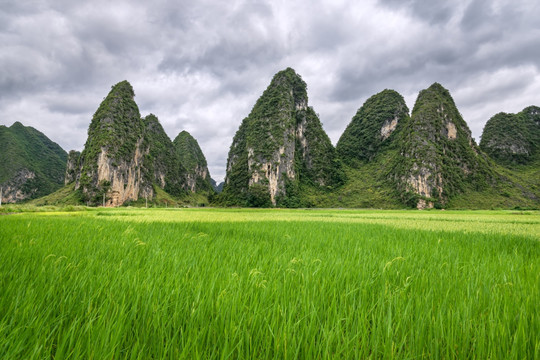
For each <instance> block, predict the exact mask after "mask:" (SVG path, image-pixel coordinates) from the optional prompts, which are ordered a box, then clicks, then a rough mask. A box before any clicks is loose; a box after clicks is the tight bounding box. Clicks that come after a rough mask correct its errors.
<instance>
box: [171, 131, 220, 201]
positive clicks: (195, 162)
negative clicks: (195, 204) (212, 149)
mask: <svg viewBox="0 0 540 360" xmlns="http://www.w3.org/2000/svg"><path fill="white" fill-rule="evenodd" d="M173 144H174V148H175V150H176V154H177V156H178V158H179V161H180V163H181V164H182V166H183V167H184V168H185V169H186V170H187V182H188V187H189V189H190V190H191V191H193V192H196V191H201V190H202V191H211V190H212V185H211V183H210V172H209V171H208V165H207V162H206V158H205V156H204V154H203V152H202V150H201V147H200V146H199V143H198V142H197V140H196V139H195V138H194V137H193V136H191V134H190V133H189V132H187V131H185V130H184V131H182V132H181V133H180V134H178V136H177V137H176V138H175V139H174V141H173Z"/></svg>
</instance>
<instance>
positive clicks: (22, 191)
mask: <svg viewBox="0 0 540 360" xmlns="http://www.w3.org/2000/svg"><path fill="white" fill-rule="evenodd" d="M35 178H36V174H35V173H33V172H31V171H29V170H28V169H20V170H19V171H17V174H16V175H15V176H14V177H12V178H11V179H10V180H9V181H7V182H5V183H3V184H2V185H1V186H0V188H1V189H2V203H15V202H19V201H23V200H26V199H29V198H32V195H33V194H35V193H36V192H37V191H38V188H37V186H36V185H35V184H31V180H33V179H35Z"/></svg>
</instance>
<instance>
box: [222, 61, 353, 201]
mask: <svg viewBox="0 0 540 360" xmlns="http://www.w3.org/2000/svg"><path fill="white" fill-rule="evenodd" d="M307 102H308V97H307V90H306V84H305V82H304V81H303V80H302V78H301V77H300V76H299V75H298V74H296V73H295V72H294V70H293V69H291V68H288V69H286V70H284V71H281V72H279V73H277V74H276V75H275V76H274V78H273V79H272V82H271V83H270V85H269V86H268V88H267V89H266V90H265V91H264V93H263V94H262V96H261V97H260V98H259V99H258V100H257V102H256V104H255V106H254V107H253V109H252V111H251V113H250V114H249V116H248V117H247V118H245V119H244V120H243V121H242V124H241V125H240V128H239V129H238V131H237V133H236V135H235V137H234V139H233V143H232V145H231V148H230V150H229V156H228V160H227V181H226V184H225V186H224V189H223V193H222V194H221V195H220V196H219V199H218V203H220V204H225V205H240V206H243V205H245V204H247V203H250V201H249V199H248V197H249V181H250V179H251V178H252V176H253V174H254V173H259V176H260V177H262V179H263V180H260V182H261V184H263V182H264V181H265V179H266V178H267V176H268V175H267V171H269V169H266V168H265V169H262V165H261V164H266V165H265V166H270V168H271V169H275V168H276V167H277V166H279V164H280V163H282V162H287V164H288V165H287V166H290V163H291V162H292V163H293V164H294V165H293V167H294V173H295V179H294V180H293V179H288V177H287V172H286V171H284V170H283V169H284V167H281V169H282V170H280V171H281V173H280V174H277V176H278V178H279V180H278V187H279V191H278V194H277V196H276V204H278V206H293V207H297V206H300V204H302V200H301V198H302V194H301V193H298V192H297V191H299V189H303V188H304V186H310V187H316V188H318V187H322V188H324V189H330V188H335V187H338V186H340V185H341V184H342V183H343V181H344V173H343V171H342V169H341V162H340V161H339V160H338V159H337V155H336V152H335V149H334V147H333V146H332V143H331V142H330V139H329V138H328V135H327V134H326V133H325V132H324V130H323V128H322V124H321V122H320V120H319V118H318V116H317V115H316V113H315V111H314V110H313V109H312V108H311V107H308V106H307ZM289 170H291V169H289ZM265 175H266V176H265ZM285 182H288V185H285ZM294 182H295V184H291V183H294ZM267 187H268V186H267ZM287 189H291V191H293V192H292V193H289V192H288V190H287ZM292 189H294V190H292ZM289 196H292V197H294V198H293V199H288V197H289Z"/></svg>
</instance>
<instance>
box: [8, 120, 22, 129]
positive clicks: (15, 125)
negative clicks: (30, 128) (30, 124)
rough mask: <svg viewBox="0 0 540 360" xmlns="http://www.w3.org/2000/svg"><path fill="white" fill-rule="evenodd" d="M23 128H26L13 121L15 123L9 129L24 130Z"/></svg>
mask: <svg viewBox="0 0 540 360" xmlns="http://www.w3.org/2000/svg"><path fill="white" fill-rule="evenodd" d="M25 127H26V126H24V125H23V124H22V123H21V122H19V121H15V122H14V123H13V125H11V126H10V127H9V128H10V129H17V128H19V129H23V128H25Z"/></svg>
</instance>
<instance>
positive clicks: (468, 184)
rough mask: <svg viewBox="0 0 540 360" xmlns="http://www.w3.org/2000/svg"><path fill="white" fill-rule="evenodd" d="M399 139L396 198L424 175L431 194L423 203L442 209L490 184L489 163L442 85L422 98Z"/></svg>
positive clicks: (423, 93)
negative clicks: (412, 180) (411, 180)
mask: <svg viewBox="0 0 540 360" xmlns="http://www.w3.org/2000/svg"><path fill="white" fill-rule="evenodd" d="M451 130H454V131H455V134H452V133H451ZM400 134H401V135H400V139H398V140H397V141H398V142H399V144H400V149H401V156H398V157H396V158H395V159H393V164H392V170H391V172H390V174H391V177H392V178H393V179H394V180H395V183H396V187H397V190H398V191H399V192H400V193H402V194H407V193H408V192H409V191H412V189H411V188H410V187H409V185H408V184H407V179H409V178H411V177H418V176H419V174H427V183H428V186H430V187H431V188H432V190H433V192H432V193H431V194H424V195H422V194H421V195H422V197H423V198H425V199H426V200H429V201H433V200H434V201H439V202H441V203H445V202H446V201H447V200H448V199H449V198H451V197H453V196H456V195H457V194H460V193H463V192H464V191H466V190H468V189H472V190H475V191H481V190H483V189H486V188H487V187H488V186H490V185H491V184H492V183H493V182H494V179H495V174H494V173H493V171H492V169H491V167H492V164H491V162H490V161H489V159H488V158H487V156H485V155H484V154H483V153H482V152H481V151H480V149H479V148H478V146H477V145H476V144H475V143H474V140H473V139H472V137H471V132H470V130H469V128H468V126H467V124H466V123H465V121H464V120H463V118H462V117H461V114H460V113H459V111H458V110H457V108H456V105H455V103H454V100H453V99H452V97H451V96H450V93H449V91H448V90H446V89H445V88H443V87H442V86H441V85H440V84H437V83H435V84H433V85H432V86H430V87H429V88H428V89H426V90H422V91H421V92H420V94H419V95H418V99H417V100H416V103H415V105H414V109H413V111H412V116H411V118H410V119H409V120H408V121H407V122H406V123H405V124H404V127H403V130H402V131H401V133H400ZM452 135H453V136H452ZM441 190H442V191H441ZM402 198H403V197H402ZM403 199H404V198H403ZM404 200H405V199H404Z"/></svg>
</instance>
